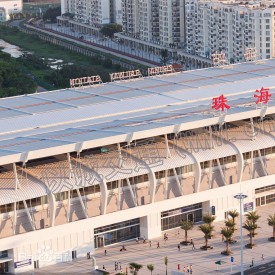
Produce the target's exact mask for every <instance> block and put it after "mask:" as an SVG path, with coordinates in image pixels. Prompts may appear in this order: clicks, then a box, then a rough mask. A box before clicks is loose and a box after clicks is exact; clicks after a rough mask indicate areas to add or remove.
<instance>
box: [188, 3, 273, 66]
mask: <svg viewBox="0 0 275 275" xmlns="http://www.w3.org/2000/svg"><path fill="white" fill-rule="evenodd" d="M274 3H275V2H273V1H250V2H242V1H235V0H230V1H205V0H195V1H194V0H192V1H188V0H187V1H186V46H187V47H186V49H187V51H188V53H191V54H196V55H200V56H206V57H209V56H210V54H211V53H213V52H214V51H221V50H222V51H224V52H225V54H226V56H227V58H228V59H229V60H231V61H232V62H240V61H243V60H244V53H245V49H246V48H250V47H252V48H256V50H257V53H258V54H259V56H260V57H261V58H264V59H265V58H270V57H274V56H275V48H274V28H275V26H274V16H275V5H274Z"/></svg>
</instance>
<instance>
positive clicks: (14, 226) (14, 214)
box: [12, 202, 17, 235]
mask: <svg viewBox="0 0 275 275" xmlns="http://www.w3.org/2000/svg"><path fill="white" fill-rule="evenodd" d="M16 225H17V209H16V202H14V203H13V223H12V227H13V228H12V229H13V235H15V234H16Z"/></svg>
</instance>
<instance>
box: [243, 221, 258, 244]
mask: <svg viewBox="0 0 275 275" xmlns="http://www.w3.org/2000/svg"><path fill="white" fill-rule="evenodd" d="M243 228H244V229H246V230H247V231H248V232H249V240H250V241H249V244H247V245H246V247H248V248H252V247H253V246H254V244H253V237H254V232H255V230H256V229H257V228H258V225H257V224H256V223H255V222H253V221H251V220H248V219H247V220H246V221H245V224H244V225H243Z"/></svg>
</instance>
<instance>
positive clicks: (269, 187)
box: [255, 184, 275, 194]
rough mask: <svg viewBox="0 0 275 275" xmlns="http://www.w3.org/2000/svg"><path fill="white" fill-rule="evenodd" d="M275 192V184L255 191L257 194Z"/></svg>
mask: <svg viewBox="0 0 275 275" xmlns="http://www.w3.org/2000/svg"><path fill="white" fill-rule="evenodd" d="M271 190H275V184H273V185H270V186H265V187H261V188H257V189H255V194H259V193H263V192H267V191H271Z"/></svg>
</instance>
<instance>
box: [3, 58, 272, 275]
mask: <svg viewBox="0 0 275 275" xmlns="http://www.w3.org/2000/svg"><path fill="white" fill-rule="evenodd" d="M274 74H275V60H273V59H271V60H267V61H264V62H261V63H257V62H248V63H242V64H236V65H233V66H226V67H223V68H208V69H202V70H196V71H189V72H180V73H171V74H167V75H159V76H152V77H141V78H139V79H133V80H127V81H126V80H118V81H114V82H110V83H103V84H98V85H94V86H87V87H84V86H82V87H74V88H70V89H65V90H57V91H52V92H45V93H37V94H33V95H25V96H18V97H13V98H4V99H0V106H1V107H0V108H1V114H0V127H1V134H0V213H1V214H0V224H1V227H0V247H1V249H2V251H1V252H0V269H1V272H2V273H5V272H10V273H15V274H17V273H22V272H26V271H28V270H32V269H36V268H39V267H42V266H46V265H51V264H55V263H58V262H66V261H71V260H73V259H75V258H78V257H84V256H86V253H87V252H92V253H93V252H94V251H95V249H97V248H100V247H106V246H109V245H113V244H115V243H120V242H124V241H127V240H129V239H134V238H136V237H142V238H146V239H149V240H150V239H153V238H156V237H159V236H161V234H162V232H163V231H165V230H169V229H173V228H177V227H179V226H180V222H181V221H182V220H192V221H193V222H194V223H198V222H200V221H201V220H202V216H203V214H205V213H213V214H214V215H215V216H216V217H217V220H224V219H225V218H226V217H227V212H228V211H230V210H233V209H237V210H238V209H239V201H238V200H236V199H234V195H236V194H238V193H240V192H241V193H244V194H246V195H247V196H248V197H247V198H246V199H245V201H244V205H243V207H244V211H250V210H253V209H256V208H257V207H259V206H261V205H265V204H268V203H271V202H274V201H275V99H274V96H275V80H274V79H275V78H274Z"/></svg>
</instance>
